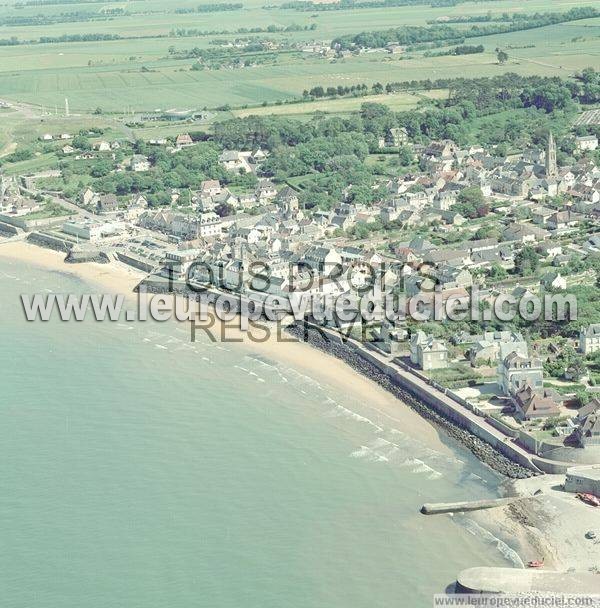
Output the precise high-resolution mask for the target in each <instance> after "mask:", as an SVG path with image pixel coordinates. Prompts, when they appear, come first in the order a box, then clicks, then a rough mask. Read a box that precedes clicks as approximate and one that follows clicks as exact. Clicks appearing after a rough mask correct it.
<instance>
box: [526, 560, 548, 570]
mask: <svg viewBox="0 0 600 608" xmlns="http://www.w3.org/2000/svg"><path fill="white" fill-rule="evenodd" d="M543 565H544V560H541V561H540V560H539V559H534V560H532V561H530V562H528V563H527V567H528V568H541V567H542V566H543Z"/></svg>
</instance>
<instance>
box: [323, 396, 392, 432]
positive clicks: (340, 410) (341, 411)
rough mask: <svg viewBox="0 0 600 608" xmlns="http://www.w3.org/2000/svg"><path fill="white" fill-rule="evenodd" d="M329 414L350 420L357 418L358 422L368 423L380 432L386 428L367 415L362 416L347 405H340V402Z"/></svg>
mask: <svg viewBox="0 0 600 608" xmlns="http://www.w3.org/2000/svg"><path fill="white" fill-rule="evenodd" d="M334 403H335V402H334ZM328 415H329V416H330V417H333V418H337V417H343V418H349V419H350V420H356V421H357V422H362V423H364V424H368V425H370V426H372V427H373V428H374V429H375V430H376V431H377V432H378V433H380V432H382V431H383V430H384V429H383V427H381V426H379V425H378V424H376V423H375V422H373V421H372V420H370V419H369V418H367V417H366V416H361V415H360V414H357V413H356V412H353V411H352V410H350V409H348V408H347V407H344V406H343V405H340V404H339V403H338V404H337V405H336V406H335V407H334V408H333V409H332V410H331V411H330V412H329V414H328Z"/></svg>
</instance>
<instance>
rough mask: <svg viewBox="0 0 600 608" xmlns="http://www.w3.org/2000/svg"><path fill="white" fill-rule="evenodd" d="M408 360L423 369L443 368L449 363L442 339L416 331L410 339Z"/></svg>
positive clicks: (446, 349)
mask: <svg viewBox="0 0 600 608" xmlns="http://www.w3.org/2000/svg"><path fill="white" fill-rule="evenodd" d="M410 360H411V361H412V363H413V364H414V365H417V366H418V367H420V368H421V369H422V370H424V371H429V370H434V369H445V368H447V367H448V365H449V363H450V358H449V353H448V348H447V346H446V344H445V342H444V341H443V340H438V339H437V338H434V337H433V336H428V335H426V334H425V332H423V331H417V332H416V333H414V334H413V335H412V336H411V339H410Z"/></svg>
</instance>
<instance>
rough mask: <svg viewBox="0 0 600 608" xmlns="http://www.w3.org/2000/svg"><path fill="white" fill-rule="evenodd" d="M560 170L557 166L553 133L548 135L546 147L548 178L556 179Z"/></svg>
mask: <svg viewBox="0 0 600 608" xmlns="http://www.w3.org/2000/svg"><path fill="white" fill-rule="evenodd" d="M557 174H558V168H557V166H556V143H555V141H554V137H553V135H552V131H550V133H549V134H548V144H547V146H546V177H556V175H557Z"/></svg>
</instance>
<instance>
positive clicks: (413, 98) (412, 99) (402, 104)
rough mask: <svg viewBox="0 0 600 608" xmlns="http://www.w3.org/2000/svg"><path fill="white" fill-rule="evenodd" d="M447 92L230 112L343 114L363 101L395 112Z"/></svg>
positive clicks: (356, 98) (437, 97)
mask: <svg viewBox="0 0 600 608" xmlns="http://www.w3.org/2000/svg"><path fill="white" fill-rule="evenodd" d="M447 94H448V91H447V90H446V91H444V90H438V91H427V93H426V94H424V95H417V94H414V93H390V94H386V93H384V94H381V95H369V96H367V97H348V98H341V99H324V100H319V101H306V102H301V103H291V104H283V105H277V106H266V107H258V108H246V109H243V110H233V111H232V112H231V113H232V114H233V115H234V116H236V117H238V118H243V117H245V116H251V115H254V116H266V115H276V116H294V115H297V114H314V113H315V112H328V113H330V114H344V113H349V112H356V111H358V110H360V106H361V105H362V104H363V103H366V102H369V103H383V104H385V105H387V106H388V107H390V108H391V109H392V110H395V111H397V112H399V111H403V110H412V109H413V108H416V107H417V106H418V104H419V102H420V101H422V99H423V97H426V98H430V99H439V98H442V97H444V96H446V95H447Z"/></svg>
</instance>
